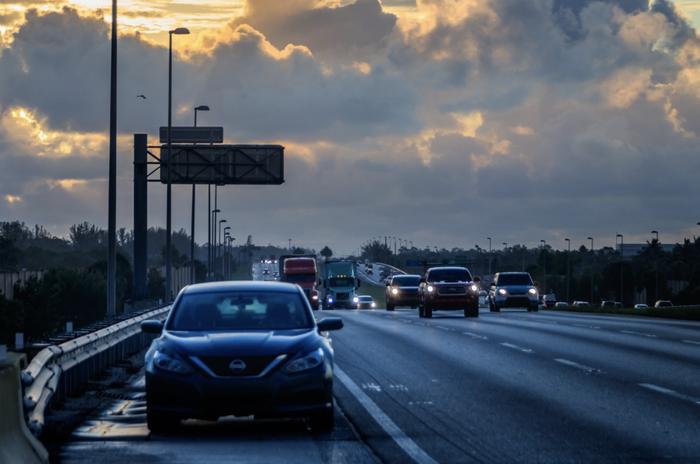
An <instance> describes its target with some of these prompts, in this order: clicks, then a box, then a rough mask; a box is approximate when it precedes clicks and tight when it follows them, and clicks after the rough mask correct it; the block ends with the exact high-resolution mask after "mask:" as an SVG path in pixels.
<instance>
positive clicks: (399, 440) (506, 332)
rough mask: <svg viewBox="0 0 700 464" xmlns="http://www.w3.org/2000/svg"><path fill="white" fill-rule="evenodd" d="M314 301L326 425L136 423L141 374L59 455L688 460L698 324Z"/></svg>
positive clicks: (697, 386) (697, 410)
mask: <svg viewBox="0 0 700 464" xmlns="http://www.w3.org/2000/svg"><path fill="white" fill-rule="evenodd" d="M416 313H417V312H416V311H415V310H407V309H406V310H403V309H398V310H396V311H395V312H387V311H384V310H365V311H343V310H338V311H327V312H321V313H320V314H319V316H320V317H324V316H326V315H333V316H340V317H342V318H343V319H344V321H345V328H344V329H343V330H341V331H339V332H336V333H334V334H333V335H332V337H333V343H334V346H335V351H336V382H335V393H336V400H337V406H338V414H337V421H336V430H335V432H333V433H332V434H328V435H316V436H315V435H312V434H311V433H309V432H308V431H307V430H306V428H305V425H304V424H303V423H301V422H298V421H266V422H253V421H250V420H247V419H228V420H224V421H220V422H218V423H208V422H201V421H190V422H188V423H186V424H185V425H184V426H183V427H181V429H180V430H179V431H178V432H176V433H174V434H173V435H163V436H160V435H150V434H149V433H148V430H147V429H146V428H145V424H144V422H145V418H144V416H143V413H144V409H143V407H144V404H143V395H142V380H141V379H136V380H135V382H133V383H132V384H131V385H130V388H129V389H128V391H126V392H125V395H124V397H123V398H118V399H115V401H114V403H113V404H112V405H110V407H109V408H107V409H106V410H104V411H102V412H101V413H100V414H98V415H97V416H96V417H94V418H92V419H91V420H90V421H87V422H86V423H85V424H84V425H83V426H82V427H81V428H80V429H78V430H77V431H76V433H75V434H74V436H73V440H72V441H71V442H70V443H68V444H66V446H65V447H64V448H63V450H62V451H61V453H60V456H59V457H60V460H61V461H62V462H88V461H90V462H94V461H100V462H101V464H107V463H110V462H132V463H135V462H168V463H176V462H305V463H310V462H337V463H342V462H353V463H354V462H360V463H361V462H375V461H376V460H377V459H379V460H381V461H384V462H392V463H393V462H395V463H405V462H411V460H413V461H416V462H422V463H433V462H449V463H452V462H486V463H501V462H503V463H511V462H516V463H517V462H526V463H530V462H551V463H566V462H585V463H590V462H649V463H652V462H653V463H657V462H674V463H675V462H693V463H697V462H700V440H699V439H698V437H700V324H698V323H691V322H676V321H666V320H660V319H646V318H635V317H620V316H603V315H587V314H579V313H576V314H573V313H563V312H553V311H547V312H540V313H527V312H524V311H504V312H502V313H500V314H496V313H489V312H484V311H482V313H481V316H480V317H479V318H478V319H465V318H464V317H461V316H460V313H457V312H439V311H438V312H436V313H435V316H434V318H433V319H419V318H418V317H417V314H416Z"/></svg>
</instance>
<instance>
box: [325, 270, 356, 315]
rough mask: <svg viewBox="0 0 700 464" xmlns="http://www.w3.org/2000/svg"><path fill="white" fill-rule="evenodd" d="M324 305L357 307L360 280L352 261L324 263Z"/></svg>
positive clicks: (327, 306) (328, 306)
mask: <svg viewBox="0 0 700 464" xmlns="http://www.w3.org/2000/svg"><path fill="white" fill-rule="evenodd" d="M323 275H324V278H323V279H322V284H323V306H324V308H326V309H335V308H355V307H357V303H358V301H359V298H358V296H357V292H356V290H357V288H359V286H360V280H359V279H358V278H357V277H356V275H355V263H353V262H352V261H327V262H326V263H325V264H324V272H323Z"/></svg>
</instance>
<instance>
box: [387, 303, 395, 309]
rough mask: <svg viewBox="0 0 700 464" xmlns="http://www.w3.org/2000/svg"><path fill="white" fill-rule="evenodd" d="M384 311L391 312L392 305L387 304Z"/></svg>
mask: <svg viewBox="0 0 700 464" xmlns="http://www.w3.org/2000/svg"><path fill="white" fill-rule="evenodd" d="M386 310H387V311H393V310H394V305H393V304H391V303H387V304H386Z"/></svg>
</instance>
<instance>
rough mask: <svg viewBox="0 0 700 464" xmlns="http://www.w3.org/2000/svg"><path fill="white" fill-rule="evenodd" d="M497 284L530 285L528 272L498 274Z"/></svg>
mask: <svg viewBox="0 0 700 464" xmlns="http://www.w3.org/2000/svg"><path fill="white" fill-rule="evenodd" d="M498 285H532V278H531V277H530V274H500V275H499V276H498Z"/></svg>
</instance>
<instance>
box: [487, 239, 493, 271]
mask: <svg viewBox="0 0 700 464" xmlns="http://www.w3.org/2000/svg"><path fill="white" fill-rule="evenodd" d="M486 240H488V241H489V276H491V277H493V273H492V272H491V237H486Z"/></svg>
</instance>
